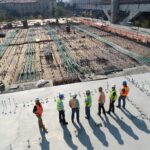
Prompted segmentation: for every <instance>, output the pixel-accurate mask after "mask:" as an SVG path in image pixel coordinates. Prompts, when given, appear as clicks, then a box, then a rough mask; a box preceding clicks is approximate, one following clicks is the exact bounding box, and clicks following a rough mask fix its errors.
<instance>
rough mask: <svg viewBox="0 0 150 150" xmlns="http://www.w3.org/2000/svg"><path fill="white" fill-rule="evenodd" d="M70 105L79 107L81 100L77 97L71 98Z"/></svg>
mask: <svg viewBox="0 0 150 150" xmlns="http://www.w3.org/2000/svg"><path fill="white" fill-rule="evenodd" d="M70 107H71V108H79V102H78V100H77V99H72V100H70Z"/></svg>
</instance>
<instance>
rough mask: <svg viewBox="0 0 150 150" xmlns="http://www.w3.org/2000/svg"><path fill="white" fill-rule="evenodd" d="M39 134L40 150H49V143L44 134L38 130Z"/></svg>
mask: <svg viewBox="0 0 150 150" xmlns="http://www.w3.org/2000/svg"><path fill="white" fill-rule="evenodd" d="M40 134H41V138H42V139H41V143H40V145H41V150H50V143H49V141H47V139H46V136H45V132H44V131H41V130H40Z"/></svg>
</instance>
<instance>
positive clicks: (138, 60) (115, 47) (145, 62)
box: [73, 26, 150, 66]
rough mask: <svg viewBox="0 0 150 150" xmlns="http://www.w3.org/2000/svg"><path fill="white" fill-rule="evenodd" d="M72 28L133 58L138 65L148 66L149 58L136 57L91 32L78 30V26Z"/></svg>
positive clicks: (149, 64) (149, 63) (136, 55)
mask: <svg viewBox="0 0 150 150" xmlns="http://www.w3.org/2000/svg"><path fill="white" fill-rule="evenodd" d="M73 27H74V28H75V29H77V30H79V31H81V32H84V33H86V34H87V35H89V36H91V37H93V38H95V39H97V40H99V41H101V42H103V43H105V44H107V45H109V46H111V47H113V48H114V49H115V50H117V51H119V52H120V53H122V54H124V55H127V56H129V57H131V58H133V59H134V60H136V61H137V62H139V63H140V64H145V65H148V66H150V58H149V57H143V56H140V55H138V54H136V53H134V52H131V51H129V50H128V49H125V48H122V47H121V46H119V45H117V44H115V43H113V42H110V41H108V40H105V39H104V38H102V37H100V36H98V35H96V34H94V33H92V32H89V31H87V30H85V29H82V28H80V27H78V26H73Z"/></svg>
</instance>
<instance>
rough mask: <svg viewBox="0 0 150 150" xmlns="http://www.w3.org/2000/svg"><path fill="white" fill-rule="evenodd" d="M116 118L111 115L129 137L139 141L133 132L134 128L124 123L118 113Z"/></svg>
mask: <svg viewBox="0 0 150 150" xmlns="http://www.w3.org/2000/svg"><path fill="white" fill-rule="evenodd" d="M114 115H115V117H114V116H112V115H111V117H112V118H113V119H114V120H115V121H116V122H117V123H118V125H119V126H120V127H121V129H122V130H123V131H124V132H126V133H127V134H128V135H129V136H131V137H133V138H134V139H135V140H138V139H139V137H138V136H137V135H136V134H135V133H134V132H133V130H132V128H131V127H130V126H129V125H128V124H126V123H125V122H124V121H122V120H121V119H120V118H119V117H118V116H117V114H116V113H114Z"/></svg>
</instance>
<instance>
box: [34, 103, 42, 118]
mask: <svg viewBox="0 0 150 150" xmlns="http://www.w3.org/2000/svg"><path fill="white" fill-rule="evenodd" d="M36 108H37V110H36V112H35V114H36V115H37V116H41V115H42V113H43V108H42V105H41V104H40V105H36Z"/></svg>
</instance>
